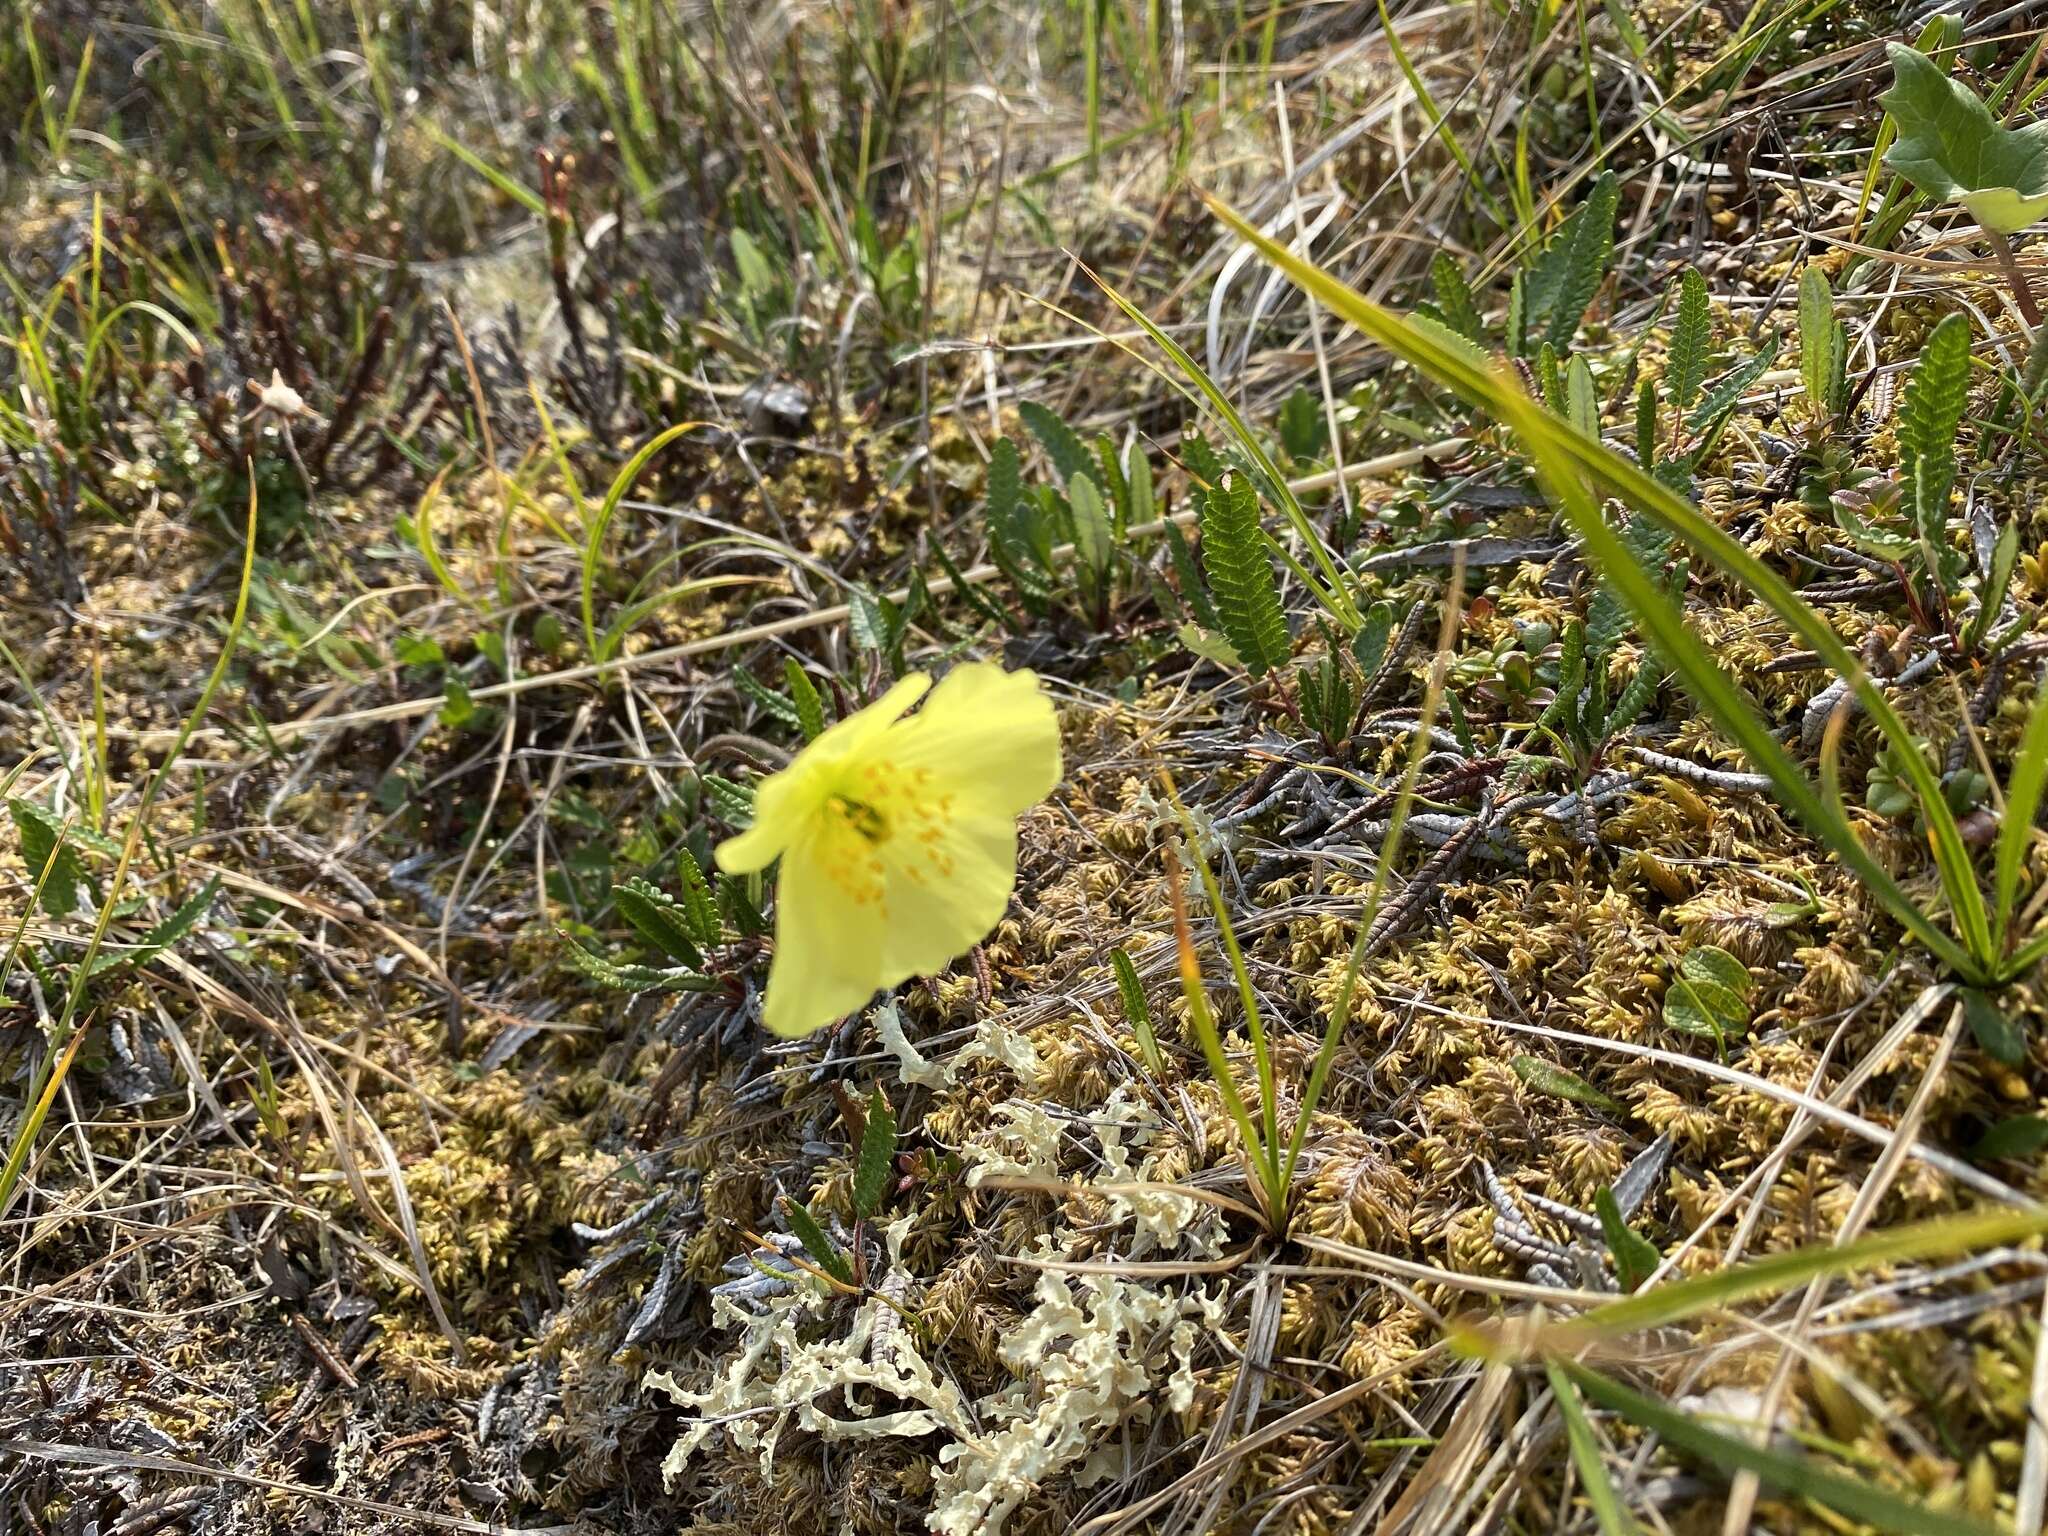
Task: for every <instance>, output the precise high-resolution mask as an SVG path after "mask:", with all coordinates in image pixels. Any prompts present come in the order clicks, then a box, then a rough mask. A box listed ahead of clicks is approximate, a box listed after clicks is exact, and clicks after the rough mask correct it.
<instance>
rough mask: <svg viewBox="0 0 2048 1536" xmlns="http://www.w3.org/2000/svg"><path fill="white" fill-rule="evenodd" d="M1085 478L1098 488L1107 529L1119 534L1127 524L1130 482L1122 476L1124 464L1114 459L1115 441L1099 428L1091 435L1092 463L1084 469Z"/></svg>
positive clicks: (1121, 535)
mask: <svg viewBox="0 0 2048 1536" xmlns="http://www.w3.org/2000/svg"><path fill="white" fill-rule="evenodd" d="M1088 478H1089V479H1091V480H1093V481H1095V483H1096V486H1097V487H1098V488H1099V489H1100V490H1101V492H1102V499H1103V502H1104V504H1105V505H1106V506H1107V507H1108V509H1109V526H1110V531H1111V532H1112V533H1113V534H1115V536H1116V537H1117V538H1119V539H1120V538H1122V537H1123V533H1124V530H1125V529H1126V528H1128V527H1129V526H1130V525H1131V486H1130V482H1129V481H1128V480H1126V479H1125V478H1124V467H1123V465H1122V464H1121V463H1120V462H1118V460H1117V454H1116V444H1115V443H1113V442H1111V441H1110V440H1109V434H1108V433H1107V432H1103V433H1100V434H1098V435H1097V437H1096V439H1095V467H1094V468H1093V469H1091V470H1089V471H1088Z"/></svg>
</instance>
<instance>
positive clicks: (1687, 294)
mask: <svg viewBox="0 0 2048 1536" xmlns="http://www.w3.org/2000/svg"><path fill="white" fill-rule="evenodd" d="M1713 332H1714V320H1713V314H1712V311H1711V310H1710V309H1709V308H1708V304H1707V280H1706V279H1705V278H1703V277H1701V276H1700V275H1699V272H1698V271H1697V270H1696V269H1694V268H1692V267H1687V268H1686V269H1685V274H1684V275H1683V276H1682V277H1680V278H1679V280H1678V319H1677V321H1676V322H1675V323H1674V324H1673V325H1672V327H1671V351H1670V358H1669V361H1668V362H1667V363H1666V365H1665V369H1664V398H1665V399H1667V400H1669V401H1670V402H1671V405H1672V408H1673V409H1674V410H1676V411H1677V412H1678V414H1679V415H1681V416H1683V415H1684V414H1685V413H1686V412H1687V411H1689V410H1691V409H1692V407H1693V402H1694V401H1695V400H1697V399H1698V398H1699V393H1700V386H1701V385H1702V384H1704V383H1706V381H1707V347H1708V345H1709V344H1710V343H1711V342H1712V341H1713Z"/></svg>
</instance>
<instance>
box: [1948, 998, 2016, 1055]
mask: <svg viewBox="0 0 2048 1536" xmlns="http://www.w3.org/2000/svg"><path fill="white" fill-rule="evenodd" d="M1963 1017H1964V1018H1965V1019H1967V1020H1969V1023H1970V1033H1971V1034H1973V1035H1975V1036H1976V1037H1977V1043H1978V1044H1979V1045H1981V1046H1983V1047H1984V1052H1985V1054H1986V1055H1988V1056H1990V1057H1991V1058H1992V1060H1994V1061H2000V1062H2003V1063H2004V1064H2005V1065H2006V1066H2008V1067H2016V1066H2018V1065H2019V1064H2020V1063H2021V1062H2023V1061H2025V1060H2026V1059H2027V1041H2026V1037H2025V1036H2024V1035H2022V1034H2021V1033H2020V1032H2019V1028H2018V1026H2016V1025H2015V1024H2014V1023H2013V1022H2012V1020H2011V1019H2009V1018H2007V1017H2006V1014H2005V1010H2004V1009H2002V1008H2000V1007H1999V1006H1998V1005H1997V1004H1996V1003H1994V1002H1992V1001H1991V999H1990V998H1988V997H1986V996H1985V995H1984V994H1983V993H1982V992H1979V991H1976V990H1975V989H1972V990H1970V991H1967V992H1965V993H1964V994H1963Z"/></svg>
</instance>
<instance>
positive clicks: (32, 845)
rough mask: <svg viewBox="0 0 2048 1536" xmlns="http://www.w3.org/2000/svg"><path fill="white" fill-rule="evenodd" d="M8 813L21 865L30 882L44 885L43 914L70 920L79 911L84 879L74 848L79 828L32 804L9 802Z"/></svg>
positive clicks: (32, 802)
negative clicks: (74, 835) (16, 835)
mask: <svg viewBox="0 0 2048 1536" xmlns="http://www.w3.org/2000/svg"><path fill="white" fill-rule="evenodd" d="M7 809H8V811H9V813H10V814H11V815H12V816H13V817H14V830H15V831H16V832H17V833H19V834H20V837H21V862H22V863H23V864H24V865H25V866H27V869H28V875H29V879H30V880H31V881H36V880H40V881H42V885H43V891H42V908H43V910H44V911H45V912H47V913H48V914H49V915H50V916H51V917H69V916H70V915H71V914H72V913H73V912H74V911H76V910H77V908H78V886H79V882H80V880H82V879H83V878H84V871H83V870H82V869H81V868H80V867H79V863H78V851H77V850H76V849H75V848H73V847H72V846H71V834H72V833H73V832H74V831H75V830H76V828H74V827H66V826H65V825H64V824H63V823H62V822H60V821H58V820H57V819H56V817H54V816H52V815H51V814H50V813H49V812H48V811H46V810H44V809H43V808H42V807H41V806H39V805H37V804H36V803H35V802H34V801H32V800H9V801H8V802H7ZM46 870H47V871H48V873H47V874H45V871H46Z"/></svg>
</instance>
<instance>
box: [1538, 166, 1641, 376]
mask: <svg viewBox="0 0 2048 1536" xmlns="http://www.w3.org/2000/svg"><path fill="white" fill-rule="evenodd" d="M1620 201H1621V181H1620V178H1619V177H1617V176H1616V175H1615V174H1614V172H1612V171H1604V172H1602V173H1601V176H1600V179H1599V180H1598V181H1596V182H1594V183H1593V190H1592V191H1590V192H1588V193H1587V194H1586V200H1585V201H1584V202H1583V203H1581V204H1579V206H1578V207H1577V208H1576V209H1574V210H1573V211H1572V215H1571V217H1570V218H1568V219H1566V220H1565V221H1564V223H1563V224H1561V225H1560V226H1558V231H1557V236H1556V238H1555V239H1553V240H1552V241H1551V242H1550V245H1549V247H1548V248H1547V249H1545V251H1544V252H1543V254H1542V255H1541V256H1539V257H1537V258H1536V261H1535V263H1534V265H1532V266H1531V267H1530V268H1529V277H1528V283H1527V290H1526V303H1527V311H1526V313H1527V320H1528V323H1529V324H1530V325H1532V326H1534V325H1540V326H1542V327H1543V338H1544V340H1546V341H1548V342H1549V343H1550V344H1551V345H1552V346H1553V347H1556V348H1557V349H1558V351H1560V352H1562V351H1564V350H1565V349H1566V348H1568V347H1569V346H1570V345H1571V343H1572V337H1574V336H1576V335H1577V334H1578V330H1579V322H1580V321H1581V320H1583V319H1584V318H1585V317H1586V306H1587V305H1589V304H1591V303H1592V302H1593V295H1594V294H1595V293H1597V292H1599V289H1600V280H1601V278H1603V277H1605V276H1606V275H1607V262H1608V258H1609V257H1611V256H1612V255H1613V254H1614V210H1615V208H1616V207H1617V206H1618V205H1619V203H1620Z"/></svg>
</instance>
